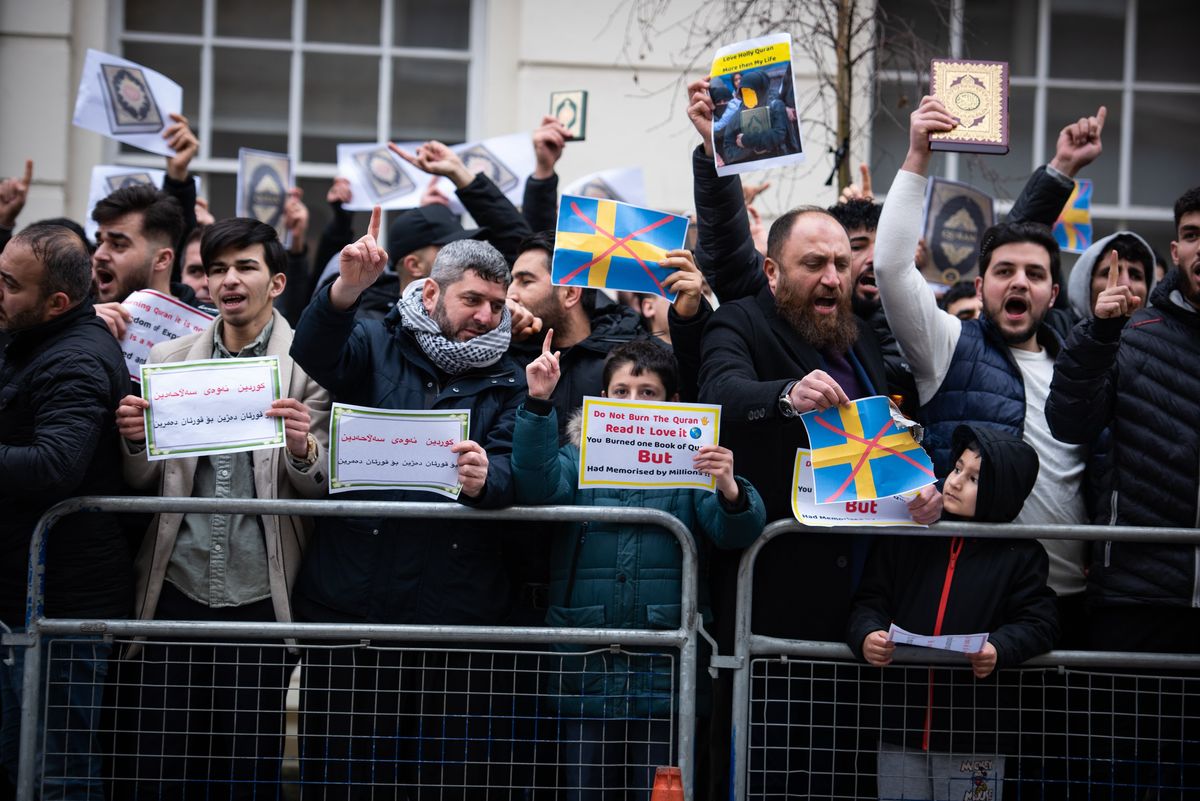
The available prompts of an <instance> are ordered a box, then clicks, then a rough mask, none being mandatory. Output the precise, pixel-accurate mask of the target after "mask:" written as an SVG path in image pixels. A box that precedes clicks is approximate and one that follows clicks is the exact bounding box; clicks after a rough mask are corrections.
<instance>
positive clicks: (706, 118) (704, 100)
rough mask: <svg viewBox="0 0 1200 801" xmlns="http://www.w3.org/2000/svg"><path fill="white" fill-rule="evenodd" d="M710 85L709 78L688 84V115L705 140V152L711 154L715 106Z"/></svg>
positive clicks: (697, 131)
mask: <svg viewBox="0 0 1200 801" xmlns="http://www.w3.org/2000/svg"><path fill="white" fill-rule="evenodd" d="M708 85H709V84H708V78H699V79H697V80H694V81H692V82H691V83H689V84H688V88H687V89H688V107H687V115H688V119H689V120H691V121H692V126H693V127H694V128H695V129H696V133H698V134H700V139H701V140H703V142H704V152H705V153H707V154H708V155H710V156H711V155H712V154H713V146H712V127H713V108H714V106H713V102H712V98H711V97H709V94H708Z"/></svg>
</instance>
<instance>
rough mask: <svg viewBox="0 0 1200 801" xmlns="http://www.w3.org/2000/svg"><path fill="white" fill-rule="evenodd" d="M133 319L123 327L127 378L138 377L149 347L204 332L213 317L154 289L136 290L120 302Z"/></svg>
mask: <svg viewBox="0 0 1200 801" xmlns="http://www.w3.org/2000/svg"><path fill="white" fill-rule="evenodd" d="M121 305H122V306H123V307H125V310H126V311H128V312H129V313H130V314H131V315H133V319H132V320H130V321H129V324H128V325H126V326H125V336H124V337H123V338H122V339H121V351H122V352H123V353H124V355H125V367H126V368H127V369H128V370H129V377H130V378H131V379H133V380H134V381H136V380H137V378H138V374H139V372H140V370H141V366H142V365H143V364H145V363H146V360H147V359H149V358H150V349H151V348H153V347H154V346H155V345H157V344H158V343H160V342H167V341H169V340H172V339H178V338H179V337H182V336H187V335H188V334H194V333H196V332H198V331H203V330H205V329H206V328H208V326H209V324H211V323H212V321H213V318H212V317H210V316H209V315H207V314H205V313H204V312H202V311H199V310H197V309H193V308H192V307H191V306H189V305H187V304H186V303H181V302H179V301H178V300H176V299H175V298H173V297H171V296H170V295H164V294H162V293H161V292H155V291H154V290H153V289H139V290H138V291H137V292H134V293H133V294H131V295H130V296H129V297H127V298H125V300H124V302H122V303H121Z"/></svg>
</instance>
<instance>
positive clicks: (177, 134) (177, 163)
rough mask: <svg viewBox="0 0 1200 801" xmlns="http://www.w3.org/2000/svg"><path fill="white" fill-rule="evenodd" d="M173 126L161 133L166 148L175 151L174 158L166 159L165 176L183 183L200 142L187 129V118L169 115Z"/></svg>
mask: <svg viewBox="0 0 1200 801" xmlns="http://www.w3.org/2000/svg"><path fill="white" fill-rule="evenodd" d="M171 119H173V120H175V123H174V124H173V125H168V126H167V129H166V130H165V131H163V133H162V138H163V139H166V140H167V147H169V148H171V149H172V150H174V151H175V155H174V156H170V157H168V158H167V175H169V176H170V177H171V179H172V180H175V181H185V180H187V176H188V165H190V164H191V163H192V159H194V158H195V157H196V154H197V153H198V152H200V140H199V139H197V138H196V134H194V133H192V129H191V128H189V127H188V121H187V117H185V116H183V115H182V114H176V113H174V112H172V113H171Z"/></svg>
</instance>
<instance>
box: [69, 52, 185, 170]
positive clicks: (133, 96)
mask: <svg viewBox="0 0 1200 801" xmlns="http://www.w3.org/2000/svg"><path fill="white" fill-rule="evenodd" d="M182 111H183V88H182V87H181V86H180V85H179V84H177V83H175V82H174V81H172V80H171V79H170V78H168V77H166V76H165V75H163V74H162V73H160V72H156V71H155V70H152V69H150V68H149V67H146V66H143V65H141V64H138V63H136V62H134V61H130V60H128V59H124V58H121V57H120V56H114V55H112V54H110V53H102V52H100V51H99V50H88V51H87V56H86V58H85V59H84V63H83V73H82V74H81V75H80V78H79V89H78V92H77V93H76V96H75V113H74V116H73V118H72V122H73V123H74V124H75V125H77V126H79V127H80V128H86V129H87V130H89V131H95V132H96V133H99V134H103V135H104V136H108V137H111V138H112V139H116V140H117V141H118V142H124V143H125V144H128V145H132V146H134V147H137V148H141V149H142V150H147V151H149V152H151V153H157V154H159V155H161V156H173V155H175V151H173V150H172V149H171V148H170V146H168V145H167V142H166V140H164V139H163V138H162V131H163V130H164V129H165V128H166V127H167V126H168V125H171V124H172V120H171V114H180V113H182Z"/></svg>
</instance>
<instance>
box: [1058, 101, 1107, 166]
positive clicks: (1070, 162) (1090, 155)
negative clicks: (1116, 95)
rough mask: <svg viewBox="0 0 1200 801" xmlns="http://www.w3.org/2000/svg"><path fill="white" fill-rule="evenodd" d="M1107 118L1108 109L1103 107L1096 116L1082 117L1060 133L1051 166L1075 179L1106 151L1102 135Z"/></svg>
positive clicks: (1097, 111)
mask: <svg viewBox="0 0 1200 801" xmlns="http://www.w3.org/2000/svg"><path fill="white" fill-rule="evenodd" d="M1107 117H1108V107H1107V106H1101V107H1100V108H1098V109H1097V110H1096V114H1095V116H1093V117H1080V118H1079V120H1078V121H1077V122H1073V123H1071V124H1070V125H1068V126H1067V127H1065V128H1063V129H1062V130H1061V131H1059V132H1058V142H1057V143H1056V144H1055V149H1054V158H1053V159H1051V160H1050V166H1051V167H1053V168H1054V169H1056V170H1058V171H1059V172H1061V173H1062V174H1063V175H1065V176H1067V177H1068V178H1074V177H1075V175H1076V174H1077V173H1078V172H1079V171H1080V170H1082V169H1083V168H1084V167H1086V166H1087V165H1089V164H1091V163H1092V162H1093V161H1095V160H1096V157H1097V156H1099V155H1100V152H1101V151H1102V150H1104V145H1103V143H1101V141H1100V134H1101V132H1103V131H1104V120H1105V119H1106V118H1107Z"/></svg>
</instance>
